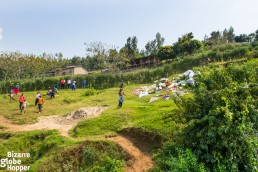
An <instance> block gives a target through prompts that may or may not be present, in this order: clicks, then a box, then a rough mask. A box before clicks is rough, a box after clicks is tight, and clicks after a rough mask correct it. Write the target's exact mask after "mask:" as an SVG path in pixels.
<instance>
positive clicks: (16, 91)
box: [14, 83, 20, 94]
mask: <svg viewBox="0 0 258 172" xmlns="http://www.w3.org/2000/svg"><path fill="white" fill-rule="evenodd" d="M19 92H20V85H19V83H17V84H16V85H15V88H14V94H18V93H19Z"/></svg>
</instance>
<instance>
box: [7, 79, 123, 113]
mask: <svg viewBox="0 0 258 172" xmlns="http://www.w3.org/2000/svg"><path fill="white" fill-rule="evenodd" d="M65 83H66V81H65V79H64V78H63V79H62V80H61V89H64V88H65ZM67 85H68V88H69V87H70V86H71V88H72V90H75V89H76V81H73V83H72V85H71V80H70V79H69V80H68V81H67ZM17 88H18V91H17V90H16V91H14V89H17ZM82 88H86V79H85V80H83V82H82ZM123 88H124V81H123V80H122V82H121V84H120V89H119V92H118V96H119V97H118V108H121V107H122V105H123V102H124V96H125V93H124V91H123ZM14 92H15V93H16V94H15V93H14ZM56 92H57V89H56V87H55V86H53V88H52V89H51V88H50V87H49V89H48V92H47V94H48V95H50V98H55V94H56ZM18 93H19V84H18V83H17V85H16V86H15V87H14V84H11V91H10V94H9V96H10V101H11V100H15V99H14V97H13V96H14V95H17V94H18ZM43 103H44V98H43V97H42V95H41V94H40V92H39V91H38V92H37V94H36V99H35V106H37V105H38V110H39V113H41V112H42V108H43ZM28 104H29V103H28V102H27V101H26V98H25V95H24V93H21V95H20V97H19V107H20V112H21V113H22V112H24V113H25V111H26V106H27V105H28Z"/></svg>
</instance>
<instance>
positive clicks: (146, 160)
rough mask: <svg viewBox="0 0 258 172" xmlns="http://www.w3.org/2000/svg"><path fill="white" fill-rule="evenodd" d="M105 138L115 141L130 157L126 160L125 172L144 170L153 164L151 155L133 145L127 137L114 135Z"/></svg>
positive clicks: (143, 171)
mask: <svg viewBox="0 0 258 172" xmlns="http://www.w3.org/2000/svg"><path fill="white" fill-rule="evenodd" d="M107 140H111V141H113V142H115V143H117V144H118V145H119V146H121V147H122V148H123V150H124V151H125V152H126V153H127V154H128V155H129V157H130V159H129V160H128V161H127V162H126V169H125V172H146V171H148V170H149V169H151V167H152V166H153V162H152V159H151V156H150V155H148V154H147V153H144V152H142V151H141V150H140V149H138V148H137V147H136V146H134V144H133V142H132V141H130V140H129V139H127V138H125V137H122V136H115V137H111V138H107Z"/></svg>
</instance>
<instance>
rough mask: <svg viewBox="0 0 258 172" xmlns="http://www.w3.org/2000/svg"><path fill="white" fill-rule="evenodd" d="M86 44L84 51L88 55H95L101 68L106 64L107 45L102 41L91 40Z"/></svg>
mask: <svg viewBox="0 0 258 172" xmlns="http://www.w3.org/2000/svg"><path fill="white" fill-rule="evenodd" d="M84 45H86V51H87V52H88V55H90V56H96V58H97V62H98V67H99V69H100V70H101V72H102V70H103V69H104V68H106V67H107V66H108V45H107V44H103V43H102V42H91V43H89V44H87V43H84Z"/></svg>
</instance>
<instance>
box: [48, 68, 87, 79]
mask: <svg viewBox="0 0 258 172" xmlns="http://www.w3.org/2000/svg"><path fill="white" fill-rule="evenodd" d="M86 74H88V71H87V70H86V69H84V68H83V67H82V66H67V67H65V68H59V69H53V70H50V71H48V72H47V73H46V76H49V77H51V76H64V75H86Z"/></svg>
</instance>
